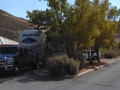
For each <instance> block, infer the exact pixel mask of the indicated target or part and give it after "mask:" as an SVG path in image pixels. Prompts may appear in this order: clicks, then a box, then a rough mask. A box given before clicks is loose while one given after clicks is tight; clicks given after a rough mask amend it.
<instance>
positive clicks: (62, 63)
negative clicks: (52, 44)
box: [46, 54, 80, 76]
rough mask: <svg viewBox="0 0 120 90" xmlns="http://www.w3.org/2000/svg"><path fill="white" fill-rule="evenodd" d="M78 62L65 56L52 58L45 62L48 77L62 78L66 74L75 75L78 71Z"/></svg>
mask: <svg viewBox="0 0 120 90" xmlns="http://www.w3.org/2000/svg"><path fill="white" fill-rule="evenodd" d="M79 65H80V64H79V61H78V60H73V59H72V58H71V59H69V58H68V56H67V55H65V54H64V55H59V56H53V57H51V58H49V59H48V61H47V65H46V67H47V70H48V72H49V74H50V75H54V76H61V75H62V76H63V75H66V74H70V75H75V74H76V73H77V71H78V70H79Z"/></svg>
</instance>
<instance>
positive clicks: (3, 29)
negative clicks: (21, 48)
mask: <svg viewBox="0 0 120 90" xmlns="http://www.w3.org/2000/svg"><path fill="white" fill-rule="evenodd" d="M33 28H34V25H32V24H30V23H28V20H25V19H24V18H21V17H16V16H13V15H11V14H9V13H8V12H6V11H3V10H1V9H0V36H2V37H5V38H8V39H12V40H15V41H18V36H19V33H20V32H21V31H23V30H25V29H33Z"/></svg>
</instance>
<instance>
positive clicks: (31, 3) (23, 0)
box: [0, 0, 120, 19]
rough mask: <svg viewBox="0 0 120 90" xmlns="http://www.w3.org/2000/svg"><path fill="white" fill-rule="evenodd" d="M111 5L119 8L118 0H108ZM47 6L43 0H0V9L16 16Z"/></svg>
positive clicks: (25, 14)
mask: <svg viewBox="0 0 120 90" xmlns="http://www.w3.org/2000/svg"><path fill="white" fill-rule="evenodd" d="M109 1H110V2H111V3H112V6H117V8H118V9H119V8H120V0H109ZM68 2H69V3H70V4H73V3H74V0H68ZM46 8H47V2H46V1H44V0H41V1H39V0H0V9H2V10H4V11H6V12H8V13H10V14H12V15H14V16H17V17H22V18H25V19H26V16H27V13H26V11H27V10H28V11H32V10H35V9H38V10H45V9H46Z"/></svg>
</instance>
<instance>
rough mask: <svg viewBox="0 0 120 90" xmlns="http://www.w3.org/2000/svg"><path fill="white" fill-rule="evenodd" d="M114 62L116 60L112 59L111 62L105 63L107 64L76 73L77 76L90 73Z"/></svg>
mask: <svg viewBox="0 0 120 90" xmlns="http://www.w3.org/2000/svg"><path fill="white" fill-rule="evenodd" d="M114 62H115V60H113V61H111V62H109V63H107V64H105V65H101V66H98V67H96V68H94V69H90V70H88V71H86V72H83V73H80V74H78V75H76V77H79V76H82V75H85V74H88V73H90V72H93V71H96V70H99V69H102V68H103V67H106V66H108V65H111V64H113V63H114Z"/></svg>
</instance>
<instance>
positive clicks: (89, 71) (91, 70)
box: [33, 60, 116, 78]
mask: <svg viewBox="0 0 120 90" xmlns="http://www.w3.org/2000/svg"><path fill="white" fill-rule="evenodd" d="M115 61H116V60H113V61H111V62H109V63H107V64H105V65H101V66H98V67H96V68H93V69H90V70H87V71H86V72H83V73H80V74H77V75H68V76H63V77H64V78H75V77H80V76H82V75H85V74H89V73H91V72H93V71H96V70H99V69H102V68H104V67H106V66H109V65H111V64H113V63H114V62H115ZM33 72H34V73H35V74H37V75H47V74H40V73H38V72H37V70H34V71H33Z"/></svg>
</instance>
